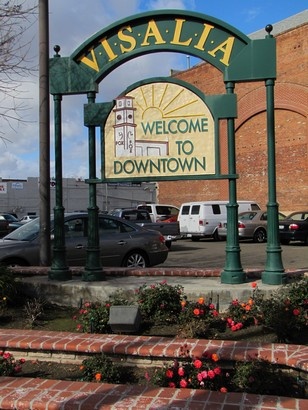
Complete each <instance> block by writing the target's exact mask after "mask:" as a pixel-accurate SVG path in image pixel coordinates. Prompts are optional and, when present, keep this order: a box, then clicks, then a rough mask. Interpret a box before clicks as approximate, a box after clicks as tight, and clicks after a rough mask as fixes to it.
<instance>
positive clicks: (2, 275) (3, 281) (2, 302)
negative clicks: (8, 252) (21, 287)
mask: <svg viewBox="0 0 308 410" xmlns="http://www.w3.org/2000/svg"><path fill="white" fill-rule="evenodd" d="M16 294H17V284H16V282H15V279H14V278H13V277H12V275H11V274H10V272H9V270H8V269H7V268H6V267H4V266H0V315H1V314H3V313H4V312H5V310H6V308H7V304H8V303H11V304H12V303H14V297H15V296H16Z"/></svg>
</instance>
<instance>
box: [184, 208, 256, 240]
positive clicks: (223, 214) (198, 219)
mask: <svg viewBox="0 0 308 410" xmlns="http://www.w3.org/2000/svg"><path fill="white" fill-rule="evenodd" d="M228 202H229V201H202V202H186V203H184V204H182V205H181V208H180V212H179V216H178V221H179V223H180V233H181V236H182V237H184V238H185V237H186V238H191V240H192V241H198V240H199V239H201V238H213V239H214V240H216V241H218V240H219V236H218V232H217V227H218V224H219V222H220V221H221V220H225V219H227V207H226V205H227V204H228ZM237 203H238V212H244V211H255V210H259V209H260V207H259V205H258V204H257V203H256V202H254V201H237Z"/></svg>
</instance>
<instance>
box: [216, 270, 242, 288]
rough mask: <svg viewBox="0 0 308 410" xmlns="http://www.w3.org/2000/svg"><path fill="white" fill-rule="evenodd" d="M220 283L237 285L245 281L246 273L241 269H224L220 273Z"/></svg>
mask: <svg viewBox="0 0 308 410" xmlns="http://www.w3.org/2000/svg"><path fill="white" fill-rule="evenodd" d="M220 279H221V283H229V284H231V285H238V284H240V283H245V282H246V273H245V272H243V271H227V270H224V271H222V272H221V274H220Z"/></svg>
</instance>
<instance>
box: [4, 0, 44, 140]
mask: <svg viewBox="0 0 308 410" xmlns="http://www.w3.org/2000/svg"><path fill="white" fill-rule="evenodd" d="M26 3H27V2H26V1H25V0H19V1H18V0H8V1H7V0H5V1H3V0H0V119H1V120H2V121H7V122H8V124H9V126H11V127H12V124H13V123H14V122H15V121H17V122H19V121H22V117H21V114H22V111H23V110H25V109H26V108H27V106H26V104H25V97H24V96H23V95H22V91H21V89H20V88H21V85H22V83H23V82H25V81H26V80H27V77H29V76H30V74H32V75H33V70H37V67H34V66H31V58H29V51H30V47H31V40H29V36H27V35H26V33H27V31H28V30H29V28H30V27H31V26H32V25H33V24H34V22H35V21H36V20H37V6H36V5H33V6H29V5H27V4H26ZM28 3H29V2H28ZM0 135H1V127H0ZM1 138H2V139H3V140H4V141H5V138H4V137H3V135H2V136H1Z"/></svg>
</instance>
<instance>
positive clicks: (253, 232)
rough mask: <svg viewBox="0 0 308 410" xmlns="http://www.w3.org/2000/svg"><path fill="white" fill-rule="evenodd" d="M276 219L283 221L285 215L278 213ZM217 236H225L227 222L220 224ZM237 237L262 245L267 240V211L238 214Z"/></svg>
mask: <svg viewBox="0 0 308 410" xmlns="http://www.w3.org/2000/svg"><path fill="white" fill-rule="evenodd" d="M278 218H279V220H280V219H283V218H285V215H284V214H282V213H281V212H279V213H278ZM217 232H218V235H219V237H220V238H221V239H225V238H226V236H227V222H226V221H223V222H220V223H219V225H218V230H217ZM238 235H239V238H240V239H252V240H253V242H257V243H262V242H265V241H266V239H267V211H261V210H260V211H249V212H240V213H239V214H238Z"/></svg>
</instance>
